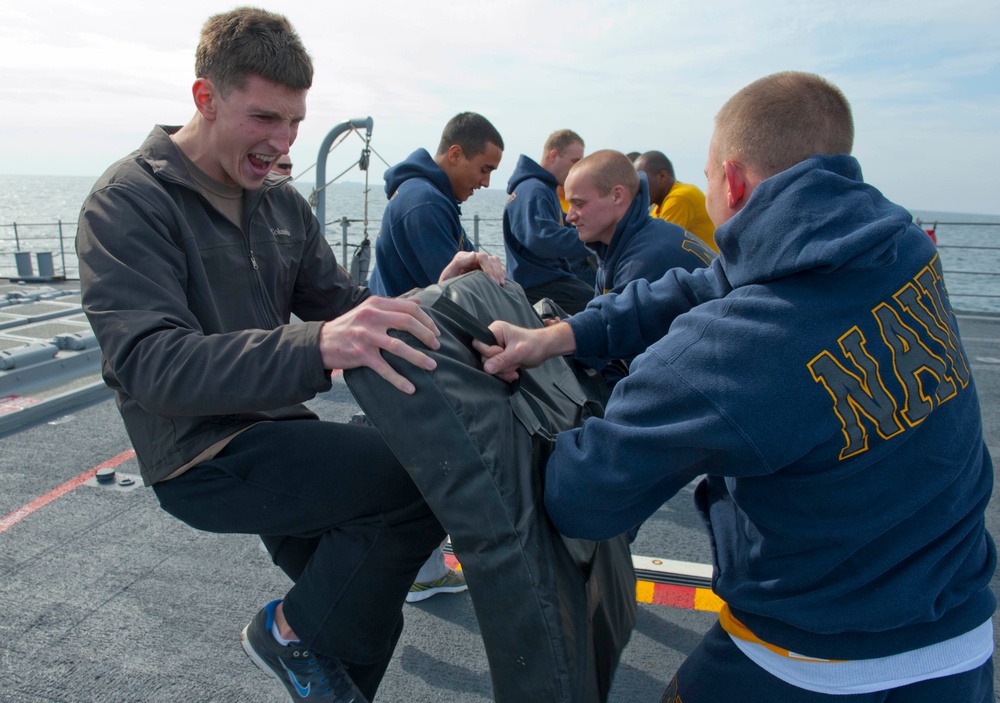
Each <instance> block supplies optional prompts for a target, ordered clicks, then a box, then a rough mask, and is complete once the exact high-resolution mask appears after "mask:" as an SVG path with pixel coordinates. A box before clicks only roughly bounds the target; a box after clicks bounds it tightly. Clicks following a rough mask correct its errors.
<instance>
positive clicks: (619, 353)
mask: <svg viewBox="0 0 1000 703" xmlns="http://www.w3.org/2000/svg"><path fill="white" fill-rule="evenodd" d="M731 290H732V287H731V286H730V285H729V281H728V280H727V279H726V275H725V273H724V272H723V270H722V267H721V266H720V265H719V262H718V260H716V261H715V262H713V263H712V266H710V267H708V268H702V269H697V270H696V271H693V272H688V271H685V270H684V269H679V268H674V269H670V270H669V271H667V272H666V274H664V275H663V276H662V277H661V278H659V279H657V280H655V281H652V282H650V281H647V280H645V279H639V280H636V281H632V282H631V283H629V284H628V285H627V286H625V288H624V290H622V292H621V293H609V294H607V295H601V296H598V297H596V298H594V300H593V301H591V302H590V304H589V305H587V307H586V309H585V310H583V312H579V313H577V314H576V315H573V316H572V317H570V318H569V320H567V322H569V325H570V327H572V328H573V336H574V338H575V339H576V351H575V352H574V355H575V356H576V357H578V358H597V359H603V360H605V361H608V360H611V359H627V358H631V357H633V356H635V355H636V354H640V353H642V352H643V351H645V350H646V348H648V347H649V346H650V345H652V344H653V343H654V342H656V341H658V340H659V339H661V338H662V337H663V336H664V335H665V334H666V333H667V330H668V329H669V328H670V323H671V322H673V321H674V319H675V318H676V317H677V316H678V315H682V314H683V313H685V312H687V311H688V310H690V309H691V308H693V307H695V306H696V305H700V304H701V303H704V302H707V301H709V300H715V299H716V298H721V297H724V296H725V295H726V294H727V293H729V291H731Z"/></svg>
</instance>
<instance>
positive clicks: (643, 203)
mask: <svg viewBox="0 0 1000 703" xmlns="http://www.w3.org/2000/svg"><path fill="white" fill-rule="evenodd" d="M566 199H567V200H568V201H569V206H570V207H569V212H568V213H567V215H566V221H567V222H569V223H571V224H572V225H574V226H575V227H576V229H577V232H578V233H579V237H580V240H581V241H582V242H583V243H584V244H585V245H586V246H587V248H588V249H590V250H591V251H592V252H594V255H595V256H596V257H597V276H596V282H595V291H596V293H597V295H601V294H603V293H609V292H612V291H614V292H616V293H617V292H620V291H621V289H622V288H624V287H625V285H626V284H628V283H629V282H631V281H634V280H636V279H638V278H644V279H646V280H647V281H655V280H656V279H658V278H659V277H660V276H662V275H663V274H665V273H666V272H667V271H669V270H670V269H672V268H675V267H678V266H679V267H680V268H682V269H684V270H685V271H694V270H695V269H698V268H702V267H704V266H707V265H708V264H710V263H711V262H712V259H714V258H715V252H714V251H712V250H711V249H709V248H708V247H707V246H705V244H704V243H702V241H701V240H700V239H698V238H697V237H695V236H694V235H693V234H690V233H688V232H685V231H684V230H683V229H682V228H681V227H679V226H677V225H675V224H673V223H671V222H667V221H666V220H661V219H659V218H654V217H652V216H651V215H650V214H649V183H648V182H647V181H646V177H645V175H642V176H641V177H640V174H639V173H638V172H636V170H635V167H634V166H633V165H632V162H631V161H629V160H628V157H627V156H625V154H622V153H621V152H618V151H613V150H610V149H605V150H602V151H597V152H594V153H593V154H591V155H590V156H587V157H586V158H584V159H582V160H581V161H579V162H578V163H577V164H576V165H575V166H573V168H571V169H570V172H569V176H567V178H566Z"/></svg>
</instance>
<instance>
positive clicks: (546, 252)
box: [503, 154, 594, 288]
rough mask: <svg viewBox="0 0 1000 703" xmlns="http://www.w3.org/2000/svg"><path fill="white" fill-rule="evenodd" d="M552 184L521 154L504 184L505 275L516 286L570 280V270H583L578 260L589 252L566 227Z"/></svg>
mask: <svg viewBox="0 0 1000 703" xmlns="http://www.w3.org/2000/svg"><path fill="white" fill-rule="evenodd" d="M557 186H558V183H557V182H556V178H555V176H553V175H552V174H551V173H549V172H548V171H546V170H545V169H544V168H542V167H541V166H539V165H538V164H537V163H535V162H534V161H533V160H531V159H529V158H528V157H527V156H525V155H524V154H521V157H520V158H519V159H518V160H517V166H515V167H514V173H513V174H511V177H510V180H509V181H508V182H507V192H508V193H509V194H510V198H508V200H507V205H506V206H505V207H504V209H503V242H504V247H505V248H506V250H507V276H508V278H510V279H512V280H514V281H516V282H517V283H520V284H521V287H522V288H534V287H535V286H540V285H543V284H545V283H550V282H552V281H555V280H558V279H560V278H576V277H577V276H576V275H574V271H581V272H582V271H586V270H587V266H586V264H585V263H584V262H585V261H586V259H587V258H588V257H589V256H590V251H589V250H588V249H587V247H586V246H585V245H584V243H583V242H581V241H580V237H579V235H578V234H577V232H576V228H574V227H570V226H568V225H566V223H565V220H564V219H563V211H562V206H561V205H560V204H559V195H558V194H557V193H556V188H557ZM581 275H582V274H581ZM586 282H587V283H589V284H590V285H593V283H594V281H593V279H589V280H586Z"/></svg>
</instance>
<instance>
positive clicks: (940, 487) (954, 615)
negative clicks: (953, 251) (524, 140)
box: [480, 72, 996, 703]
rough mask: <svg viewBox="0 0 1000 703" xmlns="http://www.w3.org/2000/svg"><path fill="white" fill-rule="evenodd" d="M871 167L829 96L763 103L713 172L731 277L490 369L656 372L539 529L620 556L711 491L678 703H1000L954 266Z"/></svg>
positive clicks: (559, 486) (582, 321)
mask: <svg viewBox="0 0 1000 703" xmlns="http://www.w3.org/2000/svg"><path fill="white" fill-rule="evenodd" d="M740 126H741V127H742V131H741V130H740V129H738V127H740ZM852 143H853V121H852V118H851V113H850V106H849V105H848V103H847V101H846V99H845V98H844V97H843V95H842V94H841V93H840V91H839V90H837V89H836V88H835V87H834V86H832V85H830V84H829V83H827V82H826V81H824V80H823V79H821V78H819V77H818V76H814V75H811V74H803V73H792V72H789V73H780V74H775V75H772V76H768V77H766V78H763V79H760V80H759V81H756V82H754V83H752V84H751V85H749V86H747V87H746V88H744V89H743V90H741V91H740V92H739V93H737V94H736V95H735V96H734V97H733V98H731V99H730V100H729V101H728V102H727V103H726V105H725V106H723V108H722V110H721V111H720V113H719V115H718V116H717V117H716V129H715V133H714V135H713V137H712V143H711V146H710V148H709V158H708V162H707V164H706V177H707V179H708V190H707V194H708V210H709V213H710V214H711V215H712V219H713V221H714V222H715V223H716V224H717V225H719V228H718V230H717V231H716V241H717V242H718V244H719V251H720V254H719V257H718V258H717V259H716V260H715V261H714V262H713V263H712V265H711V266H709V267H708V268H705V269H699V270H697V271H695V272H693V273H687V272H685V271H682V270H680V269H673V270H671V271H670V272H669V273H668V274H667V275H666V276H664V277H662V278H661V279H659V280H658V281H656V282H653V283H649V282H646V281H642V280H640V281H636V282H634V283H632V284H630V285H628V286H627V287H626V288H625V289H624V290H623V291H622V292H621V294H619V295H607V296H603V297H601V298H598V299H597V300H595V301H594V302H593V303H592V304H591V305H590V306H589V307H588V308H587V310H585V311H584V312H582V313H580V314H579V315H575V316H573V317H572V318H570V320H569V321H568V322H564V323H560V324H558V325H554V326H551V327H547V328H545V329H543V330H539V331H527V330H520V329H519V328H514V327H512V326H509V325H505V324H503V323H494V325H492V328H493V331H494V333H495V334H496V335H497V338H498V339H499V340H500V342H501V344H502V345H503V346H504V347H505V348H503V349H502V350H501V349H500V347H491V348H489V349H487V348H484V347H482V345H480V349H481V350H482V351H483V353H484V356H487V357H493V358H490V359H488V360H487V361H486V363H485V368H486V370H487V371H489V372H491V373H498V374H499V375H501V377H503V378H507V379H512V378H514V377H515V376H516V367H517V366H521V365H524V366H531V365H533V364H535V363H538V361H539V360H540V359H544V358H548V357H549V356H555V355H561V354H566V353H570V352H574V353H576V354H577V355H583V356H598V357H603V358H608V357H615V356H627V355H629V354H631V353H635V352H636V351H638V350H641V349H646V352H645V353H643V354H641V355H640V356H639V357H638V358H636V360H635V361H634V363H633V364H632V369H631V373H630V375H629V376H628V377H627V378H626V379H625V380H623V381H622V382H621V383H619V384H618V386H617V387H616V388H615V391H614V393H613V394H612V397H611V399H610V401H609V402H608V405H607V409H606V414H605V417H604V418H603V419H598V418H591V419H588V420H587V421H586V422H585V423H584V424H583V426H582V428H580V429H576V430H571V431H568V432H564V433H562V434H560V435H559V437H558V439H557V443H556V447H555V450H554V452H553V454H552V455H551V457H550V459H549V462H548V465H547V470H546V480H545V504H546V508H547V509H548V511H549V514H550V516H551V518H552V520H553V522H554V523H555V525H556V526H557V527H558V528H559V529H560V531H562V532H563V533H564V534H567V535H570V536H574V537H585V538H589V539H604V538H607V537H610V536H612V535H617V534H619V533H621V532H624V531H626V530H628V529H629V528H630V527H632V526H633V525H635V524H637V523H639V522H641V521H643V520H645V519H646V518H647V517H649V516H650V515H651V514H652V513H653V512H654V511H656V510H657V509H658V508H659V507H660V506H661V505H662V504H663V502H664V501H666V500H668V499H669V498H670V497H671V496H673V495H674V494H675V493H677V491H679V490H680V489H681V488H682V487H683V486H685V485H686V484H687V483H688V482H690V481H691V480H693V479H695V478H697V477H698V476H702V475H705V476H706V477H705V478H704V480H702V481H701V483H700V484H699V485H698V488H697V490H696V493H695V500H696V504H697V506H698V508H699V510H700V511H701V513H702V515H703V516H704V519H705V521H706V525H707V526H708V530H709V534H710V537H711V542H712V547H713V559H714V576H713V589H714V591H715V592H716V593H717V594H718V595H719V596H720V597H721V598H722V599H723V600H724V601H725V603H726V605H725V606H724V607H723V609H722V612H721V613H720V619H719V622H718V623H717V624H716V625H715V626H713V628H712V629H711V630H710V631H709V633H708V634H706V635H705V638H704V639H703V641H702V643H701V644H700V645H699V646H698V647H697V648H696V649H695V651H694V652H693V653H692V654H691V655H690V656H689V657H688V659H687V660H686V661H685V663H684V664H683V665H682V666H681V668H680V670H679V671H678V672H677V675H676V676H675V677H674V680H673V681H672V682H671V684H670V687H669V688H668V690H667V692H666V693H665V695H664V697H663V700H664V701H667V702H668V703H679V702H680V701H683V703H707V702H712V703H715V702H716V701H720V702H721V701H729V700H739V701H747V702H756V701H760V702H763V701H792V702H796V701H803V702H804V701H824V700H843V699H842V698H840V696H843V695H845V694H858V695H856V696H855V697H854V698H851V699H850V700H858V701H863V702H864V703H869V702H874V701H884V700H887V699H886V697H885V694H884V692H885V691H888V690H892V691H893V697H892V698H891V700H892V701H894V702H895V701H900V702H906V703H909V702H917V701H919V702H924V701H927V702H929V701H962V702H963V703H966V702H970V701H975V702H977V703H978V702H983V703H986V702H987V701H989V702H990V703H992V702H993V700H994V699H993V675H992V658H991V657H992V651H993V634H992V621H991V615H992V613H993V611H994V609H995V605H996V599H995V597H994V594H993V593H992V592H991V591H990V587H989V582H990V578H991V576H992V575H993V572H994V569H995V566H996V549H995V547H994V543H993V540H992V538H991V537H990V535H989V534H988V533H987V531H986V528H985V524H984V509H985V507H986V505H987V503H988V501H989V498H990V493H991V490H992V485H993V473H992V463H991V460H990V455H989V452H988V450H987V448H986V446H985V444H984V442H983V436H982V418H981V415H980V408H979V399H978V396H977V394H976V387H975V383H974V381H973V378H972V375H971V372H970V366H969V361H968V358H967V357H966V354H965V351H964V349H963V347H962V343H961V340H960V338H959V334H958V327H957V325H956V322H955V317H954V315H953V313H952V311H951V308H950V305H949V302H948V294H947V291H946V289H945V286H944V281H943V279H942V274H941V263H940V259H939V257H938V254H937V251H936V250H935V248H934V246H933V244H932V242H931V241H930V239H929V238H928V237H927V235H926V234H925V233H924V232H923V231H922V230H921V229H920V228H919V227H918V226H916V225H914V224H913V223H912V221H911V217H910V215H909V213H907V212H906V210H904V209H903V208H901V207H899V206H897V205H894V204H892V203H890V202H889V201H887V200H886V199H885V198H884V197H883V196H882V195H881V193H879V191H877V190H876V189H875V188H873V187H871V186H869V185H867V184H865V183H864V181H863V179H862V176H861V170H860V166H859V165H858V162H857V161H856V160H855V159H854V158H852V157H851V156H849V155H848V154H849V153H850V150H851V147H852ZM824 154H825V155H824ZM668 329H669V334H668V333H667V332H668ZM622 457H628V459H627V460H623V459H622Z"/></svg>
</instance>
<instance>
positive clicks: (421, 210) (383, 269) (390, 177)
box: [368, 149, 475, 296]
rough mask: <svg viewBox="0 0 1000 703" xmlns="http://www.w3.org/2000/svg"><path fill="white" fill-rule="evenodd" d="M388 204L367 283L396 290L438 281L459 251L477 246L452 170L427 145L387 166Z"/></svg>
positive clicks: (376, 289)
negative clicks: (439, 162) (471, 238)
mask: <svg viewBox="0 0 1000 703" xmlns="http://www.w3.org/2000/svg"><path fill="white" fill-rule="evenodd" d="M385 194H386V197H388V198H389V204H388V205H387V206H386V208H385V212H384V213H383V214H382V228H381V230H380V231H379V235H378V239H377V240H376V241H375V266H374V268H373V269H372V275H371V278H370V280H369V283H368V286H369V288H371V290H372V292H373V293H375V295H386V296H397V295H401V294H403V293H405V292H407V291H409V290H412V289H414V288H426V287H427V286H429V285H431V284H432V283H437V280H438V278H439V277H440V275H441V271H443V270H444V267H445V266H447V265H448V264H449V263H450V262H451V260H452V258H454V256H455V254H457V253H458V252H459V251H460V250H461V251H474V250H475V247H474V246H473V244H472V242H470V241H469V238H468V237H466V236H465V230H464V229H463V228H462V221H461V216H462V211H461V208H460V207H459V203H458V200H457V199H456V198H455V191H454V190H453V189H452V187H451V181H449V180H448V174H446V173H445V172H444V170H443V169H442V168H441V167H440V166H438V165H437V163H435V162H434V159H432V158H431V155H430V154H429V153H427V150H426V149H417V150H416V151H415V152H413V153H412V154H410V155H409V156H408V157H407V158H406V160H405V161H402V162H400V163H398V164H396V165H395V166H393V167H392V168H390V169H389V170H387V171H386V172H385Z"/></svg>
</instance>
